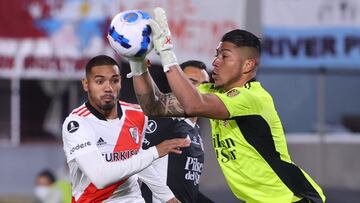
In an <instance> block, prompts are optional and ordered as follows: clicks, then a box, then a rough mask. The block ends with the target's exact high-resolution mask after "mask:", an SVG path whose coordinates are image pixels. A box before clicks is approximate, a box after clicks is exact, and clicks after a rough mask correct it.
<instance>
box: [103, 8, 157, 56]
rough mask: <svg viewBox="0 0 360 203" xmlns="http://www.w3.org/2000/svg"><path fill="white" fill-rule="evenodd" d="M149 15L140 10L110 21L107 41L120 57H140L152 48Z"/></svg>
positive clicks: (123, 13)
mask: <svg viewBox="0 0 360 203" xmlns="http://www.w3.org/2000/svg"><path fill="white" fill-rule="evenodd" d="M150 18H151V17H150V15H149V14H148V13H146V12H144V11H141V10H129V11H124V12H121V13H119V14H117V15H116V16H115V17H114V18H113V19H112V21H111V24H110V29H109V33H108V40H109V42H110V45H111V47H112V48H113V49H114V50H115V51H116V52H117V53H118V54H120V55H121V56H125V57H141V56H143V55H144V54H147V53H148V52H150V51H151V49H152V48H153V44H152V43H151V28H150V26H149V20H150Z"/></svg>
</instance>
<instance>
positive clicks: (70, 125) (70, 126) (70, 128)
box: [67, 121, 79, 133]
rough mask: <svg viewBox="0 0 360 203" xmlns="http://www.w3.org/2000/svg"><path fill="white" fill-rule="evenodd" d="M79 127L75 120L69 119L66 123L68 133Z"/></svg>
mask: <svg viewBox="0 0 360 203" xmlns="http://www.w3.org/2000/svg"><path fill="white" fill-rule="evenodd" d="M78 129H79V123H78V122H76V121H70V122H69V123H68V125H67V130H68V132H69V133H73V132H75V131H77V130H78Z"/></svg>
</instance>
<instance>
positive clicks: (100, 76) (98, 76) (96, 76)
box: [94, 75, 105, 78]
mask: <svg viewBox="0 0 360 203" xmlns="http://www.w3.org/2000/svg"><path fill="white" fill-rule="evenodd" d="M104 77H105V76H103V75H94V78H104Z"/></svg>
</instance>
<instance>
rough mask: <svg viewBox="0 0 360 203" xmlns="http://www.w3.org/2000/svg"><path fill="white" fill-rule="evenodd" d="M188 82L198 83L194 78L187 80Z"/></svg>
mask: <svg viewBox="0 0 360 203" xmlns="http://www.w3.org/2000/svg"><path fill="white" fill-rule="evenodd" d="M189 80H190V81H191V82H196V83H197V82H199V81H198V80H196V79H194V78H189Z"/></svg>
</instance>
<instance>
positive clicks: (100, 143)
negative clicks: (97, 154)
mask: <svg viewBox="0 0 360 203" xmlns="http://www.w3.org/2000/svg"><path fill="white" fill-rule="evenodd" d="M104 144H106V142H105V141H104V139H102V137H100V138H99V140H98V141H97V142H96V145H97V146H100V145H104Z"/></svg>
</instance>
